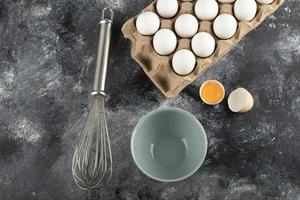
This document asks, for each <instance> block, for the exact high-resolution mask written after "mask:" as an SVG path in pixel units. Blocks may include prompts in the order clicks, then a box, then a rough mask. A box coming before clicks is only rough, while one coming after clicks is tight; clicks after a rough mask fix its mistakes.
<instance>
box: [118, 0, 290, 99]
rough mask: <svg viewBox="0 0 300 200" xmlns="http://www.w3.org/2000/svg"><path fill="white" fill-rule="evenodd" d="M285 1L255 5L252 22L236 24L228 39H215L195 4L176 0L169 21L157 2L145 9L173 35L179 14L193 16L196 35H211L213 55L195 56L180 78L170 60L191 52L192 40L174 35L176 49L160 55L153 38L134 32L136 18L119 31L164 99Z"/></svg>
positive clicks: (227, 8)
mask: <svg viewBox="0 0 300 200" xmlns="http://www.w3.org/2000/svg"><path fill="white" fill-rule="evenodd" d="M283 2H284V0H274V1H273V3H271V4H269V5H261V4H259V3H257V13H256V16H255V18H254V19H252V20H251V21H249V22H246V21H238V20H237V22H238V29H237V31H236V33H235V35H234V36H233V37H232V38H230V39H227V40H222V39H219V38H218V37H216V36H215V34H214V31H213V28H212V27H213V20H212V21H200V20H199V19H198V18H197V17H196V15H195V13H194V6H195V4H196V1H192V2H183V1H180V0H179V10H178V12H177V14H176V16H175V17H173V18H171V19H165V18H162V17H160V16H159V14H158V13H157V11H156V1H154V2H153V3H151V4H150V5H149V6H148V7H146V8H145V9H144V10H143V11H142V12H144V11H152V12H155V13H156V14H157V15H158V16H159V18H160V23H161V24H160V29H162V28H168V29H170V30H172V31H173V32H174V33H176V31H175V29H174V24H175V21H176V19H177V17H179V16H180V15H182V14H192V15H194V16H195V17H196V18H197V20H198V23H199V29H198V32H200V31H204V32H208V33H210V34H211V35H212V36H213V37H214V39H215V42H216V47H215V51H214V53H213V54H212V55H211V56H209V57H207V58H199V57H197V56H196V55H195V57H196V66H195V68H194V70H193V72H191V73H190V74H188V75H186V76H180V75H178V74H176V73H175V72H174V71H173V68H172V64H171V63H172V57H173V55H174V54H175V53H176V51H178V50H179V49H189V50H191V51H192V49H191V39H192V38H188V39H183V38H180V37H178V35H176V36H177V47H176V50H175V51H174V52H173V53H172V54H170V55H168V56H161V55H159V54H157V53H156V51H155V50H154V48H153V45H152V40H153V36H144V35H141V34H140V33H139V32H138V31H137V29H136V25H135V22H136V19H137V16H135V17H133V18H131V19H129V20H128V21H127V22H125V24H124V25H123V27H122V32H123V34H124V37H125V38H128V39H129V40H130V41H131V45H132V46H131V57H132V58H133V59H134V60H135V61H136V62H137V63H138V64H139V65H140V66H141V67H142V68H143V70H144V72H145V73H146V74H147V76H148V77H149V78H150V79H151V80H152V82H153V83H154V84H155V85H156V87H157V88H159V89H160V91H161V92H162V93H163V94H164V96H165V97H166V98H169V99H172V98H175V97H176V96H177V95H178V94H179V93H180V92H181V91H182V90H183V89H184V88H185V87H186V86H187V85H189V84H190V83H191V82H193V81H194V80H196V79H197V78H198V77H199V76H200V75H201V74H202V73H203V72H204V71H205V70H207V69H208V68H209V67H211V66H212V65H213V64H214V63H216V62H217V60H218V59H220V58H221V57H222V56H223V55H225V54H226V53H227V52H228V51H229V50H230V49H231V48H233V47H234V46H235V45H236V44H237V43H238V42H239V41H240V40H241V39H242V38H243V37H244V36H245V35H246V34H247V33H249V32H250V31H251V30H253V29H255V28H256V27H257V26H258V25H260V24H261V23H262V22H263V21H264V19H265V18H266V17H267V16H269V15H270V14H272V13H273V12H275V11H276V10H277V9H278V8H279V6H280V5H281V4H282V3H283ZM218 5H219V14H218V15H220V14H225V13H227V14H231V15H232V16H234V14H233V5H234V3H231V4H230V3H228V4H222V3H219V2H218Z"/></svg>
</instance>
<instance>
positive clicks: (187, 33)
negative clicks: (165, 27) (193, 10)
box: [175, 14, 199, 38]
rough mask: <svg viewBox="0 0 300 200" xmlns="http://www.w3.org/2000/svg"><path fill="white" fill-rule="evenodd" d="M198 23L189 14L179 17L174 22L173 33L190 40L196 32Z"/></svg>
mask: <svg viewBox="0 0 300 200" xmlns="http://www.w3.org/2000/svg"><path fill="white" fill-rule="evenodd" d="M198 27H199V25H198V21H197V19H196V17H194V16H193V15H191V14H183V15H180V16H179V17H178V18H177V19H176V21H175V31H176V33H177V34H178V35H179V36H180V37H182V38H190V37H192V36H193V35H195V34H196V33H197V31H198Z"/></svg>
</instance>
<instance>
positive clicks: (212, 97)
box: [200, 82, 224, 104]
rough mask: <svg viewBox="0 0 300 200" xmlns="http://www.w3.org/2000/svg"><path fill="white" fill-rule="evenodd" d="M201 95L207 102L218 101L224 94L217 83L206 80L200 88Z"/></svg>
mask: <svg viewBox="0 0 300 200" xmlns="http://www.w3.org/2000/svg"><path fill="white" fill-rule="evenodd" d="M200 95H201V97H202V98H203V100H205V101H206V102H207V103H211V104H214V103H218V102H219V101H220V100H221V99H222V98H223V96H224V90H223V88H222V87H221V86H220V85H219V84H218V83H213V82H208V83H206V84H205V85H204V86H203V88H202V90H201V94H200Z"/></svg>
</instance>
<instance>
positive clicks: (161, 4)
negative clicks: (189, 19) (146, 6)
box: [156, 0, 178, 18]
mask: <svg viewBox="0 0 300 200" xmlns="http://www.w3.org/2000/svg"><path fill="white" fill-rule="evenodd" d="M156 10H157V12H158V14H159V15H160V16H161V17H164V18H172V17H174V16H175V15H176V13H177V11H178V1H177V0H158V1H157V2H156Z"/></svg>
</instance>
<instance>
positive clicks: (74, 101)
mask: <svg viewBox="0 0 300 200" xmlns="http://www.w3.org/2000/svg"><path fill="white" fill-rule="evenodd" d="M150 2H151V0H143V1H140V0H56V1H55V0H0V33H1V37H0V199H1V200H31V199H33V200H35V199H37V200H48V199H55V200H59V199H63V200H69V199H73V200H82V199H93V200H95V199H103V200H110V199H120V200H121V199H122V200H136V199H142V200H150V199H151V200H153V199H159V200H166V199H171V200H177V199H178V200H184V199H185V200H192V199H194V200H196V199H197V200H205V199H212V200H213V199H215V200H219V199H243V200H244V199H246V200H247V199H253V200H260V199H287V200H299V199H300V153H299V152H300V151H299V149H300V123H299V120H300V80H299V77H300V68H299V67H300V20H299V19H300V14H299V13H300V4H299V0H286V2H285V3H284V5H283V6H282V7H281V8H280V9H279V10H278V11H277V12H276V13H275V14H274V15H272V16H271V17H269V18H268V19H267V20H266V21H265V22H264V23H263V24H262V25H261V26H260V27H258V28H257V29H256V30H254V31H253V32H251V33H250V34H249V35H247V36H246V37H245V38H244V39H243V40H242V41H241V42H240V43H239V45H237V46H236V47H235V48H234V49H233V50H232V51H231V52H229V53H228V54H227V55H226V56H225V57H224V58H222V59H221V60H220V61H219V62H218V63H216V64H215V66H214V67H212V68H211V69H210V70H208V71H207V72H206V73H204V74H203V75H202V76H201V77H200V78H199V79H198V80H197V81H195V82H194V83H193V84H191V85H190V86H189V87H187V88H186V89H185V90H184V91H183V92H182V93H181V94H180V96H178V98H177V99H176V100H166V99H165V98H164V97H163V96H162V95H161V93H160V92H159V91H158V90H157V89H156V88H155V87H154V85H153V84H152V83H151V82H150V81H149V79H148V78H147V77H146V76H145V75H144V73H143V72H142V70H141V68H140V67H139V66H138V65H137V63H135V62H134V61H133V60H132V59H131V58H130V43H129V41H128V40H126V39H124V38H123V37H122V34H121V32H120V29H121V26H122V24H123V23H124V22H125V21H126V20H127V19H129V18H130V17H132V16H134V15H136V14H137V13H138V12H139V11H140V10H141V9H142V8H144V7H145V6H146V5H147V4H149V3H150ZM104 6H110V7H111V8H113V9H114V11H115V25H114V30H113V41H112V46H111V50H112V51H111V60H110V65H109V72H108V79H107V93H108V94H109V95H108V98H107V114H108V124H109V130H110V135H111V140H112V141H111V142H112V151H113V170H114V174H113V178H112V181H111V182H110V183H109V184H107V186H105V187H103V188H101V189H100V190H98V191H93V192H86V191H83V190H81V189H79V188H78V187H77V186H76V185H75V183H74V181H73V177H72V174H71V170H70V169H71V159H72V156H73V151H74V138H75V137H76V135H77V133H78V131H79V130H80V128H81V126H82V122H83V120H84V117H85V115H86V114H87V112H88V105H89V98H88V96H89V91H90V89H91V85H92V79H93V73H94V67H95V55H96V51H97V43H98V27H97V22H98V21H99V19H100V12H101V10H102V8H103V7H104ZM207 79H218V80H220V81H222V82H223V83H224V85H225V87H226V89H227V91H228V92H229V91H232V90H233V89H234V88H236V87H239V86H242V87H245V88H247V89H248V90H249V91H251V92H252V93H253V95H254V98H255V107H254V109H253V111H252V112H249V113H246V114H233V113H231V112H229V110H228V107H227V105H226V102H225V101H224V102H223V103H221V104H220V105H218V106H215V107H210V106H207V105H205V104H203V103H202V102H201V101H200V100H199V97H198V89H199V87H200V85H201V83H202V82H203V81H205V80H207ZM166 106H173V107H179V108H183V109H185V110H187V111H189V112H191V113H192V114H194V115H195V116H196V117H197V118H198V119H199V121H200V122H201V123H202V124H203V126H204V127H205V129H206V131H207V135H208V142H209V147H208V154H207V158H206V161H205V163H204V164H203V166H202V167H201V168H200V169H199V170H198V171H197V172H196V174H195V175H193V176H192V177H190V178H188V179H186V180H184V181H181V182H177V183H159V182H156V181H153V180H151V179H149V178H147V177H146V176H144V175H143V174H142V173H141V172H140V171H139V170H138V168H137V167H136V166H135V164H134V162H133V160H132V158H131V154H130V148H129V146H130V137H131V133H132V130H133V128H134V126H135V124H136V123H137V121H138V120H139V119H140V118H141V117H142V116H143V115H145V114H146V113H148V112H149V111H152V110H153V109H157V108H160V107H166Z"/></svg>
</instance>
